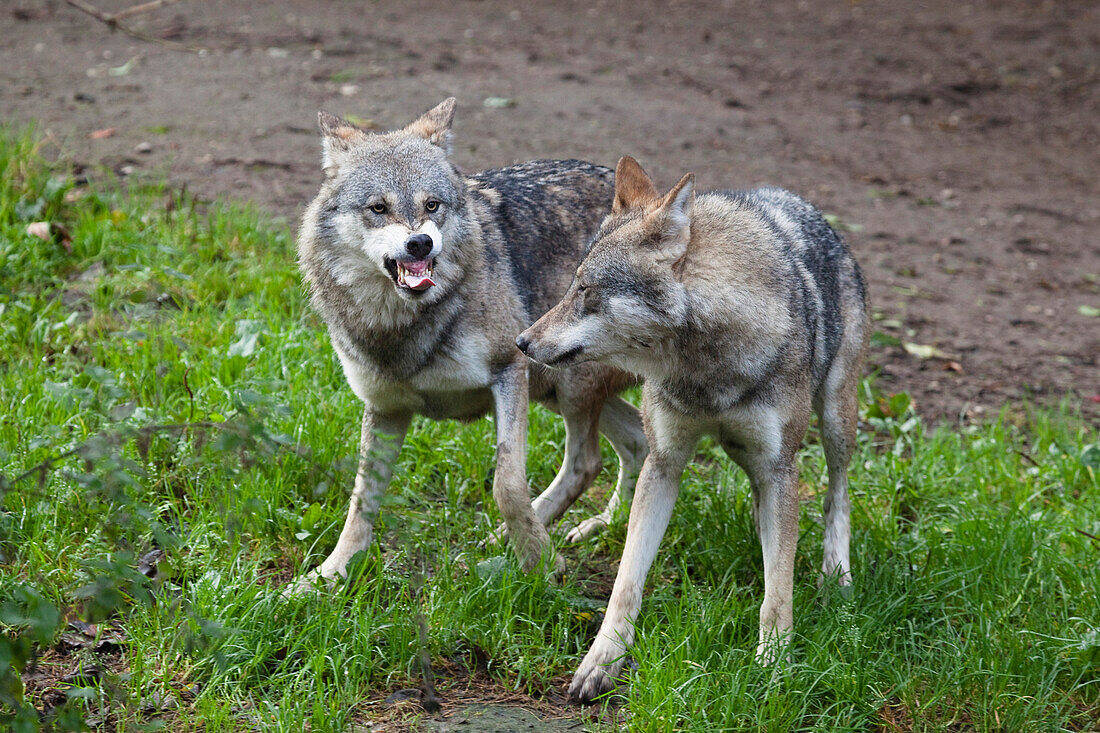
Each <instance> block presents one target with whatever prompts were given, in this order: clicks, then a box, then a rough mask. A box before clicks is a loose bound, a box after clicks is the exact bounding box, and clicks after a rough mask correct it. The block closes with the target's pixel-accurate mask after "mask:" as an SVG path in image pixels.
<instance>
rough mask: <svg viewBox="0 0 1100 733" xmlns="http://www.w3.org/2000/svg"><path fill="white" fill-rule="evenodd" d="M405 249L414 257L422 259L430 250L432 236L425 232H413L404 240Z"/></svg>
mask: <svg viewBox="0 0 1100 733" xmlns="http://www.w3.org/2000/svg"><path fill="white" fill-rule="evenodd" d="M405 249H406V250H408V252H409V254H411V255H412V256H413V257H415V258H416V259H418V260H421V259H424V258H425V257H427V256H428V253H429V252H431V251H432V238H431V237H429V236H428V235H427V234H414V235H412V236H411V237H409V238H408V239H406V240H405Z"/></svg>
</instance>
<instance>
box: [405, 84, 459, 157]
mask: <svg viewBox="0 0 1100 733" xmlns="http://www.w3.org/2000/svg"><path fill="white" fill-rule="evenodd" d="M454 118H455V98H454V97H448V98H447V99H444V100H443V101H442V102H440V103H439V104H437V105H436V106H435V107H432V108H431V109H430V110H428V111H427V112H425V113H424V114H422V115H420V117H419V118H417V119H416V120H415V121H413V122H412V123H411V124H410V125H409V126H408V127H406V128H405V132H411V133H412V134H413V135H419V136H420V137H422V138H424V139H425V140H427V141H428V142H430V143H431V144H432V145H436V146H438V147H441V148H443V150H444V151H446V152H447V154H448V155H449V154H450V152H451V122H453V121H454Z"/></svg>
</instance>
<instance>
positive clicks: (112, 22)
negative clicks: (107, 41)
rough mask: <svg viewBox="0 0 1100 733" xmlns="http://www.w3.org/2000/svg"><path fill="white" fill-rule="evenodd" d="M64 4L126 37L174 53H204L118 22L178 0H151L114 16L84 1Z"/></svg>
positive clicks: (69, 0)
mask: <svg viewBox="0 0 1100 733" xmlns="http://www.w3.org/2000/svg"><path fill="white" fill-rule="evenodd" d="M65 2H67V3H68V4H69V5H71V6H73V7H74V8H76V9H77V10H79V11H80V12H82V13H87V14H88V15H90V16H92V17H93V18H95V19H96V20H98V21H101V22H103V23H105V24H106V25H107V27H108V28H110V29H111V30H112V31H113V30H120V31H122V32H123V33H125V34H126V35H128V36H133V37H134V38H137V39H139V40H142V41H149V42H150V43H159V44H160V45H162V46H164V47H165V48H171V49H173V50H175V51H187V52H188V53H197V52H200V51H202V52H204V51H206V49H205V48H202V47H200V46H189V45H187V44H186V43H177V42H176V41H169V40H168V39H166V38H157V37H156V36H151V35H149V34H148V33H144V32H143V31H139V30H138V29H137V28H134V27H132V26H128V25H126V24H125V23H120V22H119V18H125V17H128V16H131V15H137V14H138V13H144V12H147V11H149V10H155V9H157V8H159V7H162V6H164V5H170V4H172V3H175V2H179V0H152V1H151V2H147V3H142V4H140V5H135V6H133V7H130V8H127V9H126V10H120V11H119V12H117V13H114V14H111V13H104V12H103V11H102V10H100V9H99V8H97V7H96V6H95V5H92V4H91V3H88V2H84V0H65Z"/></svg>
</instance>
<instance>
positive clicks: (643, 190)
mask: <svg viewBox="0 0 1100 733" xmlns="http://www.w3.org/2000/svg"><path fill="white" fill-rule="evenodd" d="M656 200H657V187H656V186H654V185H653V181H652V180H651V179H650V177H649V176H647V175H646V172H645V171H644V170H642V166H641V165H639V164H638V161H636V160H634V159H633V158H631V157H630V156H629V155H624V156H623V157H621V158H619V164H618V165H617V166H615V201H614V202H612V204H611V213H613V214H618V213H620V212H622V211H626V210H627V209H632V208H634V207H636V206H644V205H645V204H648V203H650V202H651V201H656Z"/></svg>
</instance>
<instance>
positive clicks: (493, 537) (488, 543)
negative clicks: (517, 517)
mask: <svg viewBox="0 0 1100 733" xmlns="http://www.w3.org/2000/svg"><path fill="white" fill-rule="evenodd" d="M507 541H508V525H507V524H504V523H503V522H501V523H500V524H498V525H497V528H496V529H495V530H493V533H492V534H490V535H489V536H488V537H486V538H485V539H483V540H482V541H481V542H479V543H478V546H479V547H480V548H481V549H483V550H484V549H495V548H497V547H503V546H504V543H505V542H507Z"/></svg>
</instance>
